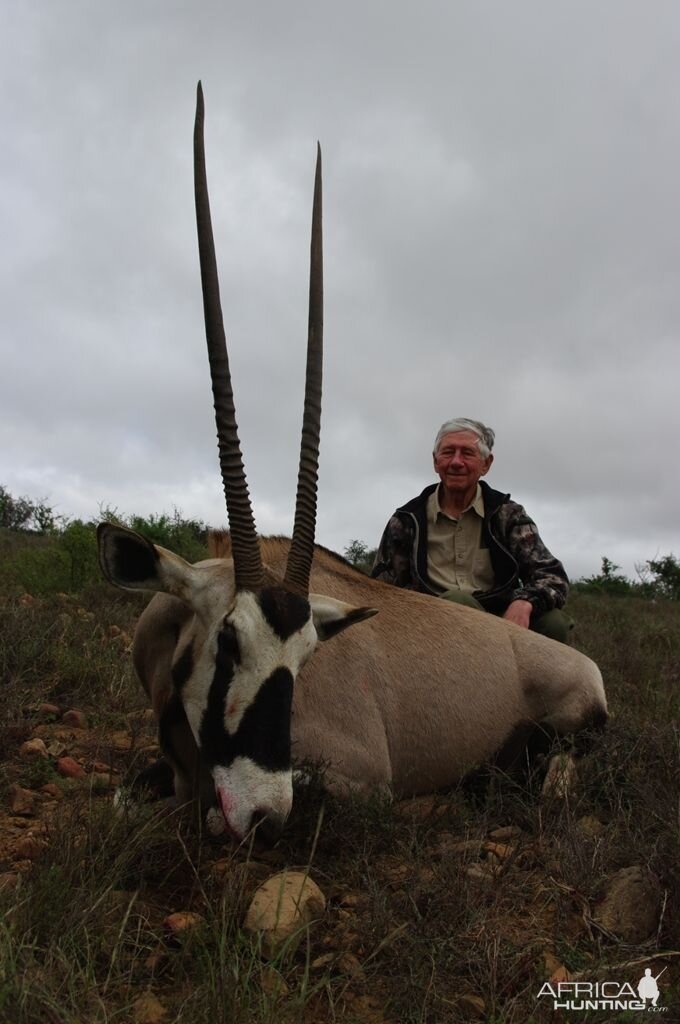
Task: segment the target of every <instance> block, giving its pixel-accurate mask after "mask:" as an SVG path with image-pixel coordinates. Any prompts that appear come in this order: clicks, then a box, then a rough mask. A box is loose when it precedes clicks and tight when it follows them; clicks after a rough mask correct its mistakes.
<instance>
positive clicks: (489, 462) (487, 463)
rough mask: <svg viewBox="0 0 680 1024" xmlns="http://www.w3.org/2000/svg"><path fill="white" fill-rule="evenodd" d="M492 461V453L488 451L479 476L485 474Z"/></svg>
mask: <svg viewBox="0 0 680 1024" xmlns="http://www.w3.org/2000/svg"><path fill="white" fill-rule="evenodd" d="M492 463H493V455H492V454H491V453H489V455H488V456H487V460H486V462H485V464H484V469H483V470H482V472H481V473H480V476H486V474H487V473H488V472H489V470H490V469H491V464H492Z"/></svg>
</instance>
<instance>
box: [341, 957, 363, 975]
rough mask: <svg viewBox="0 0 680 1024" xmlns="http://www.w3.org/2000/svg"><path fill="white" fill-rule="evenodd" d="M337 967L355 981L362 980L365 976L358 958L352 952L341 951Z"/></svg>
mask: <svg viewBox="0 0 680 1024" xmlns="http://www.w3.org/2000/svg"><path fill="white" fill-rule="evenodd" d="M338 967H339V969H340V970H341V971H342V973H343V974H347V975H349V977H350V978H353V979H354V980H355V981H364V980H365V978H366V975H365V974H364V969H363V967H362V966H361V963H360V962H359V958H358V957H356V956H355V955H354V953H343V954H342V955H341V956H340V959H339V960H338Z"/></svg>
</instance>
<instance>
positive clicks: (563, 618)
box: [441, 590, 574, 644]
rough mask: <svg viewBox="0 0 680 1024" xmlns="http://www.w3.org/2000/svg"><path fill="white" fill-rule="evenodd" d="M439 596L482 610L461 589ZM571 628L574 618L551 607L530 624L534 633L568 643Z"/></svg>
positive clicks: (470, 596) (469, 595) (473, 598)
mask: <svg viewBox="0 0 680 1024" xmlns="http://www.w3.org/2000/svg"><path fill="white" fill-rule="evenodd" d="M441 596H442V597H443V598H444V600H445V601H453V602H455V604H464V605H466V606H467V607H468V608H477V609H478V610H479V611H480V612H483V611H484V608H483V607H482V605H481V604H480V603H479V601H478V600H477V599H476V598H475V597H473V596H472V594H464V593H463V592H462V591H461V590H447V591H446V593H444V594H442V595H441ZM573 628H574V620H573V619H572V617H571V616H570V615H567V613H566V612H563V611H562V610H561V609H560V608H553V610H552V611H551V612H546V613H545V615H541V616H540V617H539V618H538V619H536V620H535V621H532V623H531V626H530V629H532V630H533V631H534V633H541V634H542V635H543V636H547V637H550V639H551V640H557V641H558V642H559V643H561V644H568V643H569V636H570V634H571V631H572V629H573Z"/></svg>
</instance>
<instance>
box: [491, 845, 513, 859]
mask: <svg viewBox="0 0 680 1024" xmlns="http://www.w3.org/2000/svg"><path fill="white" fill-rule="evenodd" d="M484 849H485V851H486V852H487V853H490V854H491V855H492V856H493V857H496V858H497V859H498V860H500V861H504V860H508V858H510V857H512V855H513V853H514V852H515V847H514V846H510V844H509V843H490V842H486V843H484Z"/></svg>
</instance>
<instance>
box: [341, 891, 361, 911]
mask: <svg viewBox="0 0 680 1024" xmlns="http://www.w3.org/2000/svg"><path fill="white" fill-rule="evenodd" d="M368 903H369V896H368V894H367V893H364V892H346V893H343V895H342V896H340V897H339V898H338V906H340V907H345V908H346V909H347V910H361V909H362V908H363V907H366V906H368Z"/></svg>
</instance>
